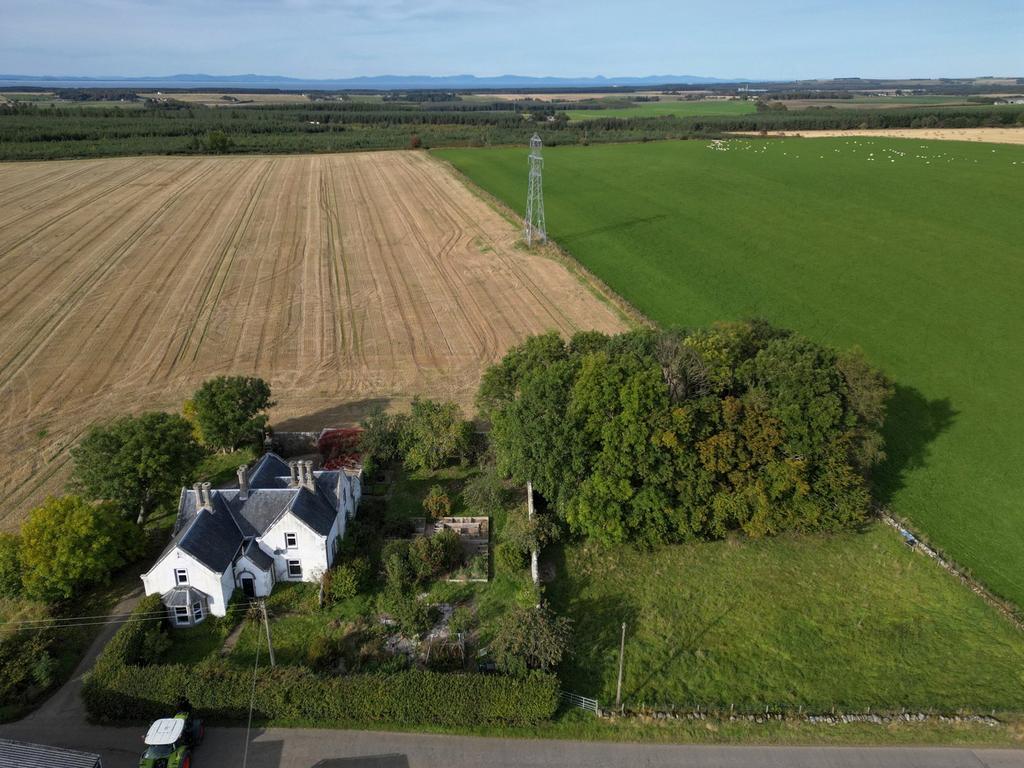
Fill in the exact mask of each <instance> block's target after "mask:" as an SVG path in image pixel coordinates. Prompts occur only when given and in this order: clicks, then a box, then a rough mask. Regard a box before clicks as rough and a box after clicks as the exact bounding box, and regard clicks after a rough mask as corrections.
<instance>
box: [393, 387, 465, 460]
mask: <svg viewBox="0 0 1024 768" xmlns="http://www.w3.org/2000/svg"><path fill="white" fill-rule="evenodd" d="M471 437H472V426H471V425H470V423H469V422H467V421H465V420H464V419H463V418H462V412H461V411H460V410H459V407H458V406H457V405H455V403H440V402H437V401H435V400H421V399H420V398H418V397H417V398H415V399H414V400H413V401H412V410H411V411H410V413H409V418H408V421H407V423H406V428H405V429H404V430H403V436H402V442H403V445H402V453H403V455H404V458H405V465H406V467H408V468H409V469H411V470H428V471H433V470H436V469H440V468H441V467H444V466H446V465H448V464H452V463H453V462H455V461H457V460H463V459H465V458H466V456H467V455H468V454H469V446H470V439H471Z"/></svg>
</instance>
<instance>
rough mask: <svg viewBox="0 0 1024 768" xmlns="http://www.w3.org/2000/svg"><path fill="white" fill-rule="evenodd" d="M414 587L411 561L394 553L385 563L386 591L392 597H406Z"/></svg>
mask: <svg viewBox="0 0 1024 768" xmlns="http://www.w3.org/2000/svg"><path fill="white" fill-rule="evenodd" d="M410 587H412V572H411V571H410V570H409V561H408V560H407V559H405V558H403V557H402V556H401V555H399V554H397V553H394V554H391V555H389V556H388V558H387V560H385V561H384V589H385V592H386V593H387V594H388V595H389V596H390V597H396V596H399V595H404V594H405V593H407V592H408V591H409V589H410Z"/></svg>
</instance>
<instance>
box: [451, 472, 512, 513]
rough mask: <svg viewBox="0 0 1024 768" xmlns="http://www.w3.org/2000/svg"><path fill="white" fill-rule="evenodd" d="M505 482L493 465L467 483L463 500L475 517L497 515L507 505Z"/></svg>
mask: <svg viewBox="0 0 1024 768" xmlns="http://www.w3.org/2000/svg"><path fill="white" fill-rule="evenodd" d="M505 496H506V492H505V481H504V480H502V479H501V474H500V473H499V472H498V469H497V467H495V466H494V465H493V464H492V465H489V466H487V467H485V468H484V470H483V471H482V472H480V474H478V475H474V476H473V477H471V478H470V479H469V480H468V481H466V485H465V487H464V488H463V489H462V499H463V501H465V503H466V508H467V509H468V510H469V511H470V512H471V513H472V514H474V515H480V516H488V515H495V514H497V513H498V512H500V511H501V508H502V507H503V506H504V505H505Z"/></svg>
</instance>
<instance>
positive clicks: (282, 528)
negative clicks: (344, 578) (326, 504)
mask: <svg viewBox="0 0 1024 768" xmlns="http://www.w3.org/2000/svg"><path fill="white" fill-rule="evenodd" d="M286 533H294V534H295V539H296V546H295V547H293V548H291V549H286V548H285V536H284V535H285V534H286ZM257 541H258V542H260V543H261V544H262V545H263V549H264V550H266V551H267V552H269V553H271V554H272V555H273V556H274V569H275V571H276V574H275V575H276V576H277V580H278V581H318V580H319V579H320V576H322V575H323V573H324V572H325V571H326V570H327V568H328V567H329V566H330V563H328V561H327V541H328V540H327V539H326V538H325V537H323V536H321V535H320V534H319V533H317V532H316V531H314V530H313V529H312V528H310V527H309V526H307V525H306V524H305V523H304V522H302V521H301V520H299V518H297V517H295V515H293V514H292V513H291V512H288V513H286V514H285V515H284V516H282V517H281V519H280V520H278V521H277V522H276V523H274V524H273V525H272V526H270V528H268V529H267V531H266V533H264V534H263V536H262V537H260V538H259V539H257ZM289 560H298V561H299V563H300V564H301V565H302V578H301V579H296V578H293V577H291V576H289V575H288V561H289Z"/></svg>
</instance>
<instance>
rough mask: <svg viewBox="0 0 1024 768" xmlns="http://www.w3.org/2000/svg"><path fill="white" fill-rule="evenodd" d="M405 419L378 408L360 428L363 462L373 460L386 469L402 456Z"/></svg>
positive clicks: (362, 422)
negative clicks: (401, 448)
mask: <svg viewBox="0 0 1024 768" xmlns="http://www.w3.org/2000/svg"><path fill="white" fill-rule="evenodd" d="M403 422H404V419H403V418H402V417H400V416H399V415H397V414H396V415H391V414H389V413H388V412H387V411H385V410H384V409H383V408H381V407H379V406H378V407H376V408H374V409H373V410H372V411H370V413H369V414H367V416H366V418H365V419H363V420H362V421H361V422H360V423H359V426H360V427H362V430H363V431H362V434H361V435H360V436H359V451H360V453H362V455H363V462H364V465H365V462H366V461H367V459H369V460H371V461H372V462H373V463H374V464H375V465H376V466H379V467H385V466H387V465H388V464H390V463H391V462H392V461H394V460H395V459H397V458H398V457H399V455H400V453H399V448H400V445H401V436H402V427H403Z"/></svg>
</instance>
